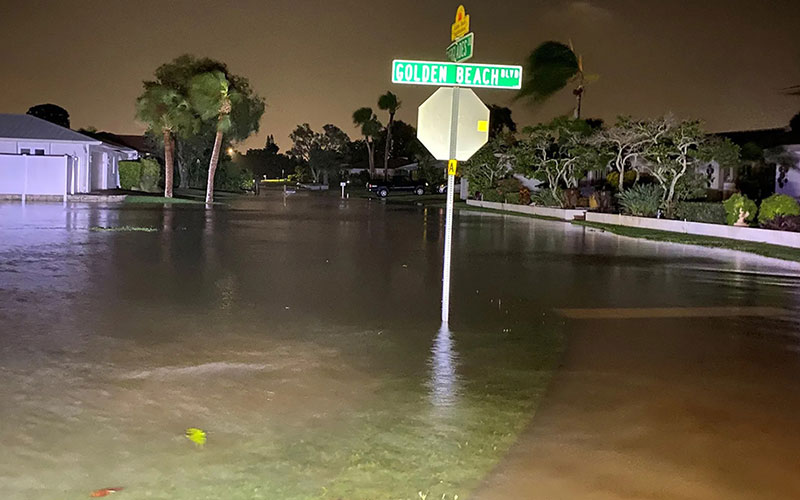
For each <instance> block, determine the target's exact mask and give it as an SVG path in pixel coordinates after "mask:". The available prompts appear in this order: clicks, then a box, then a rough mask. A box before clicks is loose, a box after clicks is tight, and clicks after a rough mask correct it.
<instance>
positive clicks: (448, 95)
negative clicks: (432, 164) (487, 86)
mask: <svg viewBox="0 0 800 500" xmlns="http://www.w3.org/2000/svg"><path fill="white" fill-rule="evenodd" d="M417 138H419V140H420V142H421V143H422V144H423V145H424V146H425V147H426V148H427V149H428V151H430V152H431V154H432V155H433V157H434V158H436V159H437V160H458V161H466V160H469V159H470V157H471V156H472V155H473V154H475V153H476V152H477V151H478V150H479V149H480V148H481V147H482V146H483V145H484V144H486V141H488V140H489V108H487V107H486V105H484V104H483V102H481V100H480V99H479V98H478V96H477V95H475V92H473V91H472V90H471V89H465V88H455V87H444V88H440V89H439V90H437V91H436V92H434V93H433V95H432V96H430V97H429V98H428V100H426V101H425V102H423V103H422V105H420V107H419V113H418V115H417Z"/></svg>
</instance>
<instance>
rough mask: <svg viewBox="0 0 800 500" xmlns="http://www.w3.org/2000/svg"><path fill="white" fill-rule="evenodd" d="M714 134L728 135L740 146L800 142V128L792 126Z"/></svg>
mask: <svg viewBox="0 0 800 500" xmlns="http://www.w3.org/2000/svg"><path fill="white" fill-rule="evenodd" d="M714 135H717V136H720V137H726V138H728V139H730V140H731V141H733V142H735V143H736V144H738V145H739V146H744V145H745V144H755V145H757V146H758V147H760V148H762V149H771V148H776V147H779V146H792V145H797V144H800V130H793V129H792V128H791V127H777V128H765V129H756V130H734V131H729V132H717V133H716V134H714Z"/></svg>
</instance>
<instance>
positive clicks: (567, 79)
mask: <svg viewBox="0 0 800 500" xmlns="http://www.w3.org/2000/svg"><path fill="white" fill-rule="evenodd" d="M570 45H571V44H570ZM525 75H526V76H527V79H526V80H525V82H523V84H522V88H521V89H520V91H519V93H518V94H517V98H518V99H519V98H530V99H532V100H533V102H535V103H540V102H542V101H544V100H545V99H547V98H548V97H550V96H552V95H553V94H555V93H556V92H558V91H559V90H561V89H563V88H564V87H566V86H567V85H568V84H570V83H572V84H574V85H575V87H574V88H573V90H572V93H573V95H574V96H575V109H574V112H573V118H580V117H581V106H582V103H583V94H584V90H585V89H584V85H585V84H586V83H589V82H591V81H594V80H596V79H597V75H587V74H585V73H584V71H583V58H582V57H581V56H579V55H576V54H575V51H574V50H573V49H572V48H571V47H569V46H567V45H564V44H563V43H561V42H554V41H548V42H544V43H542V44H541V45H539V46H538V47H536V49H534V51H533V52H531V54H530V55H529V56H528V61H527V70H526V73H525Z"/></svg>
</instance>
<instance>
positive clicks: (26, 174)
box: [0, 154, 73, 202]
mask: <svg viewBox="0 0 800 500" xmlns="http://www.w3.org/2000/svg"><path fill="white" fill-rule="evenodd" d="M71 166H72V158H71V157H70V156H66V155H65V156H39V155H14V154H0V196H2V195H5V196H8V195H11V196H14V197H16V196H20V197H21V198H22V201H23V202H25V201H26V200H27V198H28V197H29V196H36V197H61V198H62V199H63V200H64V201H66V200H67V190H68V187H69V180H70V178H71V174H72V170H73V169H72V168H71Z"/></svg>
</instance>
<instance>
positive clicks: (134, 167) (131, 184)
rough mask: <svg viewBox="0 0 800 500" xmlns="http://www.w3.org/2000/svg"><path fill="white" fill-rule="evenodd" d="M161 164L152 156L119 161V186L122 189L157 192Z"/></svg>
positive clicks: (158, 189)
mask: <svg viewBox="0 0 800 500" xmlns="http://www.w3.org/2000/svg"><path fill="white" fill-rule="evenodd" d="M160 181H161V165H160V164H159V163H158V162H157V161H156V160H154V159H152V158H142V159H140V160H137V161H121V162H119V186H120V188H122V189H127V190H133V191H144V192H145V193H158V192H159V191H160V188H159V182H160Z"/></svg>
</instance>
